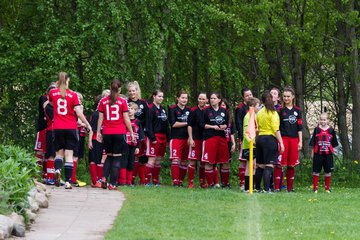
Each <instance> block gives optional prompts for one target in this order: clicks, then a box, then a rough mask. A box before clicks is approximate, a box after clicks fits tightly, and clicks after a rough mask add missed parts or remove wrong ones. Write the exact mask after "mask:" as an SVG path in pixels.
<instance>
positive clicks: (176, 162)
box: [169, 91, 190, 186]
mask: <svg viewBox="0 0 360 240" xmlns="http://www.w3.org/2000/svg"><path fill="white" fill-rule="evenodd" d="M187 102H188V94H187V92H186V91H180V92H179V93H178V94H177V95H176V104H174V105H172V106H170V107H169V123H170V127H171V131H170V139H171V140H170V160H171V177H172V181H173V186H183V180H184V178H185V175H186V172H187V165H188V162H187V158H188V155H189V145H188V141H187V139H188V132H187V125H188V123H187V120H188V116H189V114H190V108H189V107H187V106H186V104H187Z"/></svg>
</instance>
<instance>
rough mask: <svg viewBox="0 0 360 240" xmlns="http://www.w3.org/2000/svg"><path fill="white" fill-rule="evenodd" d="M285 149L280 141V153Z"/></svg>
mask: <svg viewBox="0 0 360 240" xmlns="http://www.w3.org/2000/svg"><path fill="white" fill-rule="evenodd" d="M284 151H285V146H284V143H280V153H281V154H283V153H284Z"/></svg>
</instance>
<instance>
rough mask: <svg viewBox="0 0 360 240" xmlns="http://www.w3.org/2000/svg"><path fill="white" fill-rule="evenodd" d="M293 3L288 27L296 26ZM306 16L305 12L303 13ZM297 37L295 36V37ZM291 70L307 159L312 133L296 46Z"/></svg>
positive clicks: (288, 12) (287, 8) (287, 17)
mask: <svg viewBox="0 0 360 240" xmlns="http://www.w3.org/2000/svg"><path fill="white" fill-rule="evenodd" d="M291 3H292V1H291V0H286V2H285V9H286V11H287V14H286V24H287V26H288V27H292V26H293V25H294V23H293V21H292V19H291V14H292V5H291ZM302 14H304V10H303V13H302ZM294 37H295V36H294ZM290 50H291V52H290V68H291V75H292V79H293V83H294V85H295V92H296V104H297V105H298V106H299V107H300V108H301V109H302V111H303V115H302V119H303V131H302V132H303V154H304V156H305V157H309V156H310V148H309V142H310V132H309V127H308V125H307V118H306V111H305V104H304V78H303V67H304V66H303V65H302V64H301V57H300V53H299V50H298V49H297V47H296V46H295V45H294V44H291V46H290Z"/></svg>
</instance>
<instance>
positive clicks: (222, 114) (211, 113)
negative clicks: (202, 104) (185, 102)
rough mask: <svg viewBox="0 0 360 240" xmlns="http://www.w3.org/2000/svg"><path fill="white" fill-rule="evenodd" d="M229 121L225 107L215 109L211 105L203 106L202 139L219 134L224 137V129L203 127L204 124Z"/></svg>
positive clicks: (220, 123)
mask: <svg viewBox="0 0 360 240" xmlns="http://www.w3.org/2000/svg"><path fill="white" fill-rule="evenodd" d="M228 123H229V113H228V112H227V110H226V109H225V108H222V107H219V109H218V110H217V111H216V110H215V109H214V108H212V107H206V108H204V117H203V122H202V123H201V126H202V127H203V128H204V139H205V140H206V139H208V138H211V137H214V136H220V137H224V138H226V133H225V130H222V131H218V130H215V129H205V125H206V124H208V125H218V126H220V125H223V124H225V125H228Z"/></svg>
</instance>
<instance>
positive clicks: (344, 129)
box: [335, 0, 350, 158]
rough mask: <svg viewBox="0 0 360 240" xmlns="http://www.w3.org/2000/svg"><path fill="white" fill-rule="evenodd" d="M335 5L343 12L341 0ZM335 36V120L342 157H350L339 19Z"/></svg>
mask: <svg viewBox="0 0 360 240" xmlns="http://www.w3.org/2000/svg"><path fill="white" fill-rule="evenodd" d="M336 7H337V9H338V11H339V12H341V13H343V12H344V9H343V5H342V1H341V0H337V1H336ZM336 28H337V30H336V38H337V39H338V41H336V42H335V61H336V62H335V74H336V81H337V97H338V107H337V109H338V112H337V120H338V126H339V137H340V142H341V145H342V152H343V156H344V158H349V157H350V143H349V135H348V133H349V129H348V126H347V123H346V107H347V100H346V99H347V97H346V96H345V94H346V89H345V77H344V76H345V75H344V73H345V69H344V65H343V63H342V61H341V59H342V58H344V57H345V46H344V43H345V41H346V39H345V38H346V25H345V22H343V21H342V20H339V21H338V22H337V23H336Z"/></svg>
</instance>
